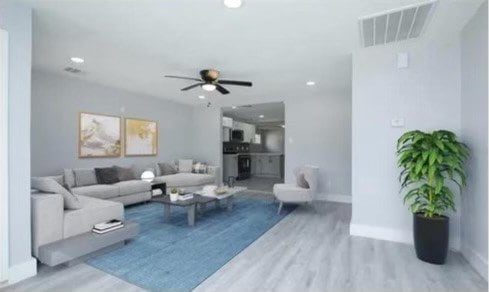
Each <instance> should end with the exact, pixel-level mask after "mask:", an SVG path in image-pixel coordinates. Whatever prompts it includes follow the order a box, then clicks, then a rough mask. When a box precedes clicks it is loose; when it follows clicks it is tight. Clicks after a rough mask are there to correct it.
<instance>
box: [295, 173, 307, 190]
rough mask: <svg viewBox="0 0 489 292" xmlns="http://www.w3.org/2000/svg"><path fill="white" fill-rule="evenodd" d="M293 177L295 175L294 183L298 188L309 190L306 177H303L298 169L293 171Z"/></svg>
mask: <svg viewBox="0 0 489 292" xmlns="http://www.w3.org/2000/svg"><path fill="white" fill-rule="evenodd" d="M294 175H295V181H296V183H297V186H298V187H301V188H304V189H308V188H309V183H308V182H307V180H306V177H305V175H304V172H303V171H302V169H300V168H296V169H294Z"/></svg>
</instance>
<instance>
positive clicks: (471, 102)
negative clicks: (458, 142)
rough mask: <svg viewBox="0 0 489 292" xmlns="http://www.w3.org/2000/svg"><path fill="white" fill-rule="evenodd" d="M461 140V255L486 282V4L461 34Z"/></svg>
mask: <svg viewBox="0 0 489 292" xmlns="http://www.w3.org/2000/svg"><path fill="white" fill-rule="evenodd" d="M461 64H462V68H461V70H462V71H461V72H462V74H461V77H462V103H461V104H462V138H463V140H464V142H465V143H467V145H468V146H469V147H470V150H471V152H472V154H471V157H470V160H469V162H468V163H467V175H468V180H467V188H466V189H465V190H464V192H463V200H462V227H461V229H462V253H463V254H464V256H465V258H467V260H468V261H469V262H470V263H471V264H472V265H473V266H474V267H475V268H476V270H477V271H479V273H480V274H481V275H482V276H484V277H485V278H486V280H487V191H488V189H487V175H488V174H487V161H488V156H487V131H488V129H487V122H488V121H487V96H488V92H487V77H488V76H487V1H486V2H485V3H484V4H483V5H482V6H481V7H480V8H479V10H478V11H477V13H476V15H475V16H474V17H473V18H472V19H471V20H470V21H469V22H468V23H467V25H466V26H465V28H464V29H463V31H462V34H461Z"/></svg>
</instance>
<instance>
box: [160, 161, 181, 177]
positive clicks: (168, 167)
mask: <svg viewBox="0 0 489 292" xmlns="http://www.w3.org/2000/svg"><path fill="white" fill-rule="evenodd" d="M158 167H159V169H160V172H159V176H161V175H170V174H176V173H178V170H177V168H176V166H175V164H173V163H169V162H162V163H158Z"/></svg>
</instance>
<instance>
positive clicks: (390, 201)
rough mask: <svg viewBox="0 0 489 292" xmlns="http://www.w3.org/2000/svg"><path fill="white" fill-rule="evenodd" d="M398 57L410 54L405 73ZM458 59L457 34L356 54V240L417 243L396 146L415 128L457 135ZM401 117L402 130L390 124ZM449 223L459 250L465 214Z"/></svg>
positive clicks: (353, 226) (453, 244)
mask: <svg viewBox="0 0 489 292" xmlns="http://www.w3.org/2000/svg"><path fill="white" fill-rule="evenodd" d="M401 52H406V53H408V56H409V67H408V68H403V69H398V67H397V65H398V64H397V54H398V53H401ZM459 59H460V43H459V38H458V36H457V35H454V36H452V37H450V38H448V39H446V40H445V41H444V42H443V43H442V42H436V41H434V40H432V39H429V38H428V37H426V38H424V39H420V40H417V41H414V42H404V43H402V44H396V45H385V46H377V47H372V48H366V49H359V50H358V51H357V52H355V54H354V56H353V87H352V89H353V106H352V108H353V112H352V130H353V131H352V139H353V140H352V177H353V181H352V203H353V204H352V220H351V227H350V228H351V229H350V232H351V233H352V234H354V235H361V236H367V237H374V238H380V239H386V240H394V241H401V242H412V214H411V213H410V212H409V211H408V207H407V206H405V205H404V204H403V202H402V195H401V194H400V193H399V189H400V183H399V181H398V175H399V173H400V170H399V168H398V167H397V158H396V142H397V139H398V138H399V137H400V136H401V135H402V134H403V133H405V132H407V131H410V130H415V129H419V130H423V131H432V130H437V129H447V130H451V131H454V132H455V133H457V134H460V61H459ZM397 118H404V121H405V125H404V127H393V126H392V125H391V120H392V119H397ZM457 197H458V196H457ZM449 216H450V244H451V247H452V248H459V247H460V242H459V239H460V237H459V231H460V228H459V222H460V220H459V216H460V212H458V213H451V214H449Z"/></svg>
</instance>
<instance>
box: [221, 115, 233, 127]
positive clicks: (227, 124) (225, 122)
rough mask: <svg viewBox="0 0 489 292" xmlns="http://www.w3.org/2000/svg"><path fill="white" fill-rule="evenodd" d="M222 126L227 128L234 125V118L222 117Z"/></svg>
mask: <svg viewBox="0 0 489 292" xmlns="http://www.w3.org/2000/svg"><path fill="white" fill-rule="evenodd" d="M222 126H223V127H225V128H232V127H233V119H232V118H228V117H222Z"/></svg>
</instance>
